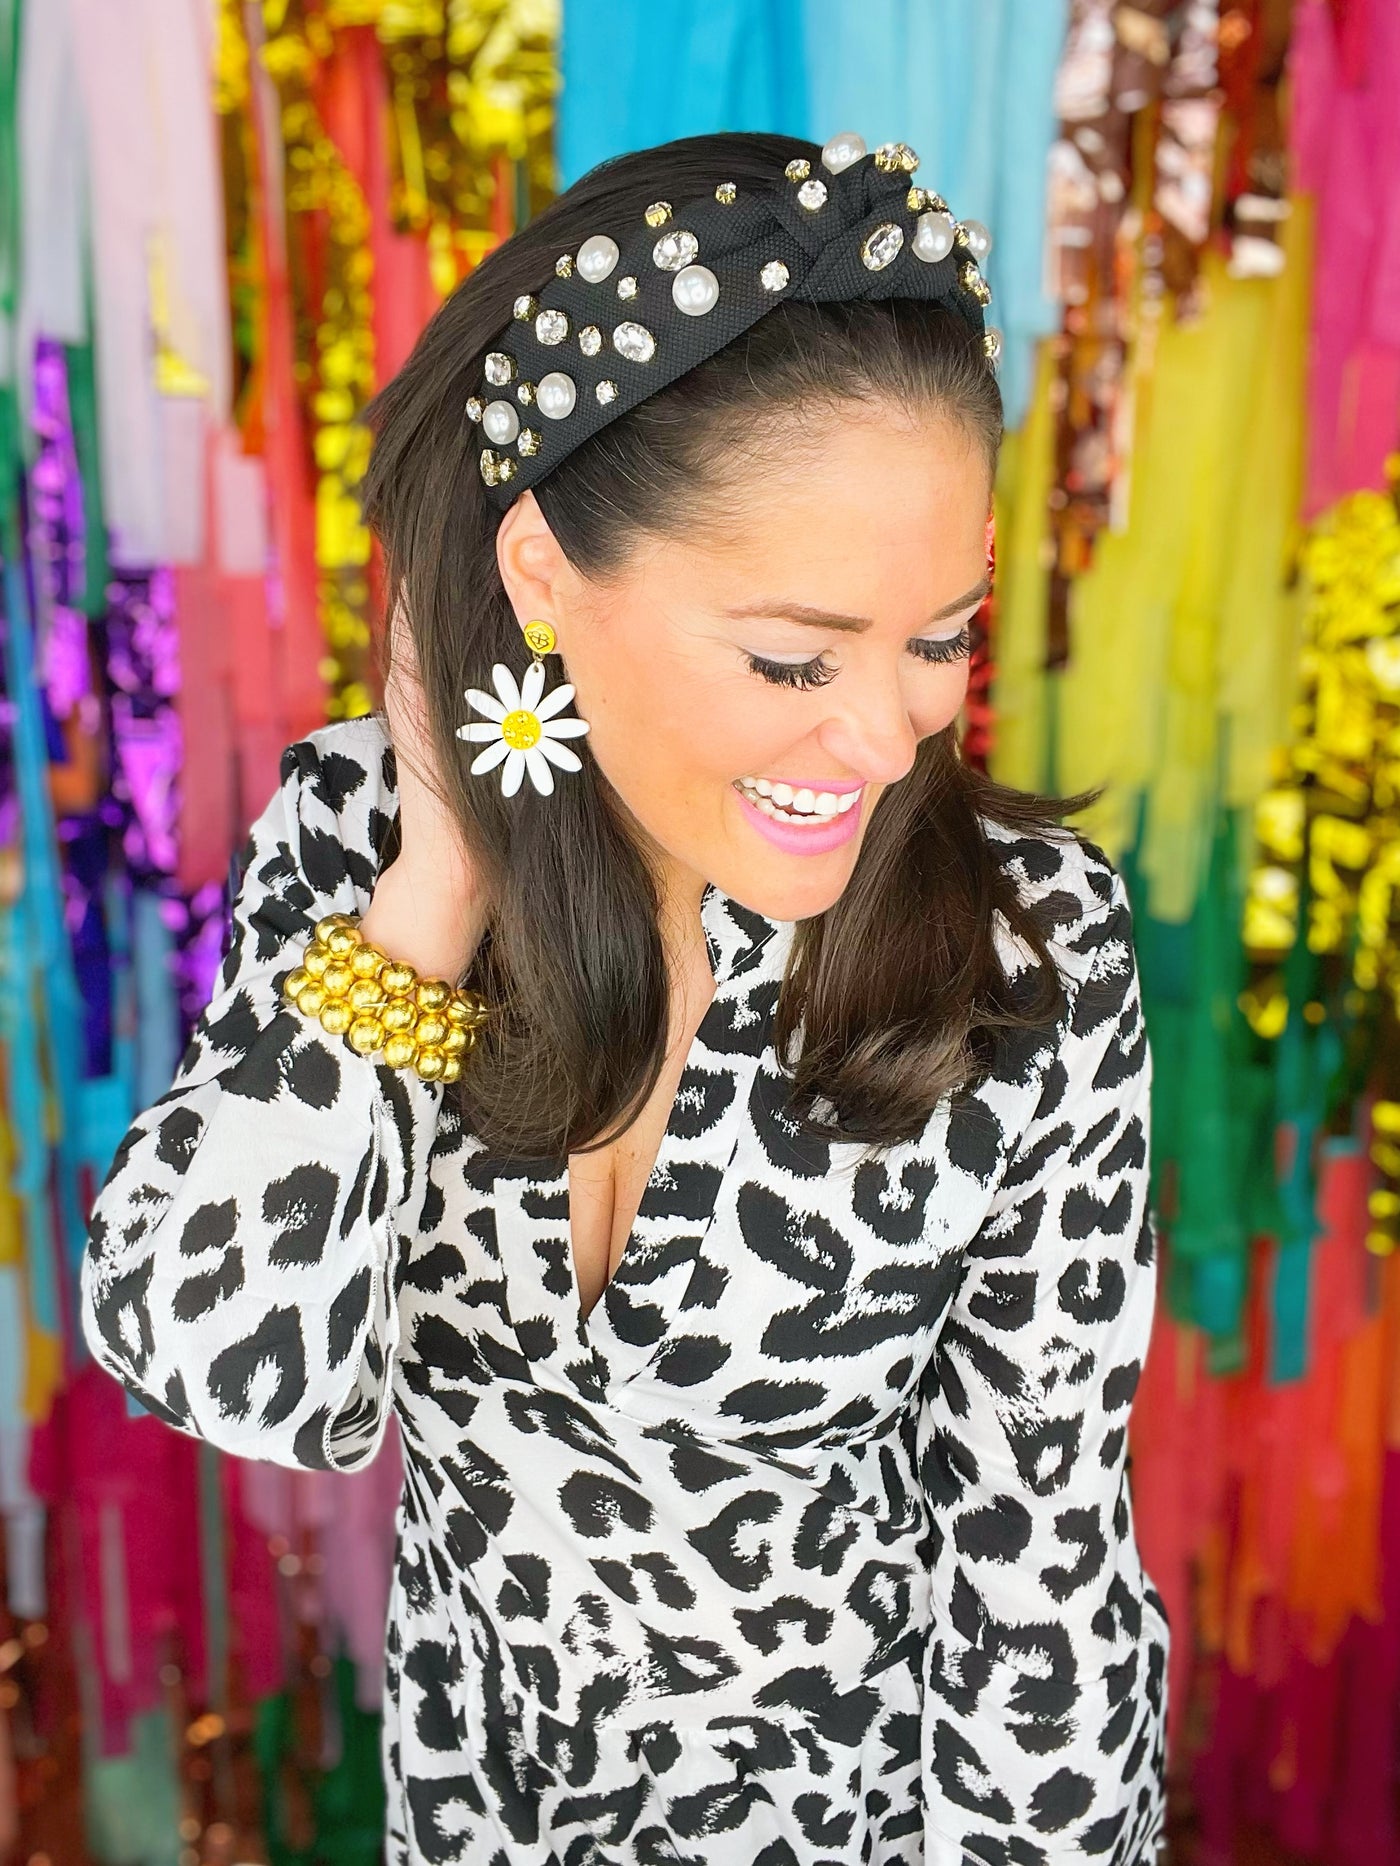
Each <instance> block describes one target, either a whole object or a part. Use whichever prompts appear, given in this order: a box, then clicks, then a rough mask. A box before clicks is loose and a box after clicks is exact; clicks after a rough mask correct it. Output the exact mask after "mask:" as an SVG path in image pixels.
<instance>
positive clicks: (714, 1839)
mask: <svg viewBox="0 0 1400 1866" xmlns="http://www.w3.org/2000/svg"><path fill="white" fill-rule="evenodd" d="M916 162H917V157H915V156H913V153H912V152H911V151H908V150H907V149H905V148H904V147H903V145H893V146H885V147H883V148H882V149H880V150H878V151H876V152H874V153H873V154H871V153H866V152H865V151H864V147H863V145H862V144H860V142H859V139H857V138H854V137H851V136H842V137H837V138H834V139H833V141H832V142H831V143H829V144H827V145H826V147H825V149H819V148H817V147H816V146H814V145H809V144H806V143H799V142H795V141H793V140H791V139H789V138H785V137H777V136H749V135H721V136H708V137H698V138H691V139H688V140H686V141H682V142H677V143H672V144H668V145H666V146H665V147H662V148H658V149H650V150H646V151H643V152H641V153H639V154H636V155H629V156H626V157H623V158H620V159H618V160H616V161H614V162H611V163H608V164H605V165H604V166H603V167H602V168H600V169H598V170H595V171H594V172H593V173H592V174H590V175H588V176H586V177H585V178H584V179H583V180H582V181H580V182H579V183H577V184H576V185H575V186H574V187H573V188H571V189H569V190H568V191H567V193H565V194H564V195H562V196H561V197H560V198H559V199H558V200H557V201H555V202H554V203H553V204H552V205H551V206H550V207H549V208H548V209H547V210H546V211H545V212H544V213H542V214H541V215H540V216H539V217H538V219H537V220H535V221H534V222H533V223H532V224H531V225H530V226H528V227H526V228H524V229H523V230H522V231H521V232H520V233H518V234H516V235H515V236H514V237H513V238H512V239H510V240H509V241H507V242H506V243H505V244H504V245H503V246H502V247H501V248H499V249H498V250H497V251H496V252H495V253H493V254H492V255H491V256H490V258H488V259H487V260H486V261H485V263H484V264H483V265H482V266H481V267H480V268H479V270H478V271H477V272H476V273H475V274H474V275H473V276H472V278H471V279H470V280H469V281H468V282H467V283H466V285H465V286H464V287H463V288H462V289H461V290H460V291H459V292H458V293H457V294H456V295H455V296H454V297H453V298H452V299H451V300H450V301H449V302H448V303H447V304H446V305H444V306H443V308H442V310H441V311H440V312H439V314H438V315H437V317H436V318H435V319H434V320H433V322H432V324H431V325H430V326H429V328H428V329H427V331H426V332H425V333H424V335H423V337H422V339H421V341H420V343H419V345H418V347H417V349H416V350H415V352H414V354H413V356H412V357H411V359H410V360H409V362H408V364H407V366H406V367H405V368H404V370H403V372H402V373H401V374H400V375H399V376H398V377H397V378H396V379H395V380H394V381H393V382H392V383H390V385H389V386H388V388H387V389H386V390H385V391H384V393H383V395H382V396H381V398H380V400H379V403H378V404H377V406H376V408H375V409H374V411H373V416H372V420H373V426H374V429H375V445H374V451H373V458H372V464H371V467H370V472H369V476H368V483H367V496H368V510H369V513H370V517H371V520H372V522H373V524H374V525H375V527H376V529H377V531H378V533H379V536H380V538H381V540H382V542H383V545H384V547H385V551H386V560H387V572H388V587H389V589H390V590H391V592H392V594H393V598H394V606H395V611H396V623H395V631H394V641H393V645H392V654H393V665H392V668H391V672H390V677H389V680H388V683H387V687H386V706H387V727H386V720H385V718H383V717H381V716H380V715H377V714H374V715H370V716H369V717H366V718H359V719H354V720H348V721H344V722H342V723H339V724H333V725H329V726H325V727H322V728H321V729H320V730H318V731H315V732H312V733H311V734H309V736H308V737H307V738H306V739H304V740H302V741H301V742H299V743H297V744H295V745H292V746H289V747H288V748H287V751H286V753H285V754H284V757H283V764H282V783H281V788H280V790H279V791H278V794H277V795H276V796H275V797H274V798H273V800H272V802H271V803H270V804H269V806H268V808H267V809H266V811H265V812H264V813H263V815H262V816H261V817H260V818H259V820H258V822H257V823H256V824H255V825H254V827H253V830H252V833H251V836H250V838H249V841H248V843H247V846H246V847H245V849H244V851H243V859H242V876H241V884H240V886H239V889H238V892H237V898H236V900H235V902H234V909H233V917H234V932H233V940H232V944H231V946H230V948H229V950H228V953H227V955H226V957H225V959H224V963H223V968H222V971H221V973H220V976H219V979H218V981H217V988H216V991H215V994H214V997H213V1001H212V1002H211V1004H210V1005H209V1007H208V1009H207V1010H206V1012H205V1014H204V1016H203V1018H202V1019H201V1021H200V1023H199V1026H198V1028H197V1030H196V1032H195V1034H194V1037H193V1040H192V1041H191V1043H190V1045H189V1048H188V1050H187V1052H186V1055H185V1057H184V1059H183V1061H182V1063H181V1067H180V1071H179V1074H178V1076H177V1078H176V1081H175V1083H174V1085H173V1086H172V1088H171V1090H170V1092H169V1093H168V1094H167V1095H166V1096H164V1097H163V1098H162V1099H161V1101H160V1102H158V1103H157V1104H156V1105H155V1106H154V1107H153V1108H151V1109H149V1110H147V1111H146V1112H145V1113H144V1114H143V1115H141V1116H140V1117H139V1118H138V1119H137V1121H136V1122H135V1123H134V1125H133V1126H132V1128H131V1131H130V1133H129V1134H128V1135H127V1137H126V1139H125V1141H124V1142H123V1144H122V1146H121V1147H120V1148H119V1150H118V1154H117V1157H116V1159H115V1161H114V1162H113V1165H112V1169H111V1172H110V1174H109V1175H108V1178H107V1180H106V1182H105V1184H104V1186H103V1188H102V1190H101V1192H100V1194H99V1196H98V1199H97V1201H96V1204H95V1207H94V1211H93V1214H92V1219H91V1241H90V1248H89V1251H88V1254H87V1259H86V1262H85V1265H84V1271H83V1294H84V1326H85V1332H86V1335H87V1339H88V1340H89V1342H90V1343H91V1346H92V1349H93V1351H94V1353H95V1354H96V1355H97V1356H98V1357H99V1358H100V1359H101V1360H102V1362H103V1363H104V1364H105V1365H106V1366H107V1367H108V1368H110V1369H111V1370H112V1371H113V1372H114V1373H115V1374H116V1375H118V1377H119V1378H120V1379H122V1380H123V1381H124V1382H125V1383H126V1385H127V1386H128V1387H130V1388H131V1389H132V1391H133V1392H135V1393H136V1394H138V1395H139V1396H140V1398H141V1399H142V1400H143V1401H144V1402H145V1404H146V1405H147V1406H148V1407H149V1408H150V1409H151V1410H152V1411H153V1412H155V1413H156V1414H157V1415H158V1416H159V1417H161V1418H163V1419H166V1420H167V1421H169V1422H170V1423H171V1424H172V1425H174V1426H176V1427H177V1428H179V1429H180V1430H182V1431H186V1432H191V1433H196V1434H198V1435H199V1436H201V1437H204V1438H207V1439H210V1440H211V1441H213V1442H214V1443H215V1444H217V1445H220V1446H222V1447H223V1448H225V1449H226V1450H228V1451H230V1452H233V1453H235V1454H238V1455H241V1456H245V1457H255V1458H266V1459H271V1460H273V1461H275V1462H277V1463H281V1464H284V1465H291V1466H302V1467H307V1468H311V1469H325V1468H330V1469H334V1470H343V1471H350V1470H355V1469H358V1468H359V1467H360V1466H362V1465H364V1464H365V1463H366V1462H368V1460H369V1459H370V1458H372V1457H373V1456H374V1454H375V1452H376V1451H377V1450H378V1448H379V1446H380V1444H381V1442H382V1439H383V1436H384V1431H385V1426H386V1421H387V1419H388V1415H389V1412H390V1410H391V1408H392V1410H394V1411H395V1412H396V1413H397V1415H398V1419H399V1426H400V1430H401V1433H402V1439H403V1448H404V1461H405V1482H404V1489H403V1495H402V1503H401V1506H400V1511H399V1520H398V1553H397V1561H396V1567H395V1574H394V1580H393V1591H392V1599H391V1604H390V1613H389V1623H388V1640H389V1659H390V1663H389V1681H388V1691H387V1699H386V1720H385V1734H384V1759H385V1769H386V1776H387V1780H388V1784H389V1835H390V1847H389V1850H390V1856H391V1857H392V1859H393V1860H394V1861H396V1862H405V1861H411V1862H448V1861H451V1862H470V1863H472V1866H527V1863H528V1866H545V1863H546V1862H549V1863H554V1862H558V1863H559V1866H582V1863H583V1862H595V1861H596V1862H604V1861H607V1862H612V1861H619V1862H621V1861H626V1862H634V1861H635V1862H653V1861H657V1862H659V1861H685V1862H735V1863H736V1866H737V1863H739V1862H742V1863H743V1866H752V1863H753V1862H758V1861H762V1862H763V1863H764V1866H780V1863H783V1866H817V1862H823V1863H825V1862H836V1861H840V1862H852V1863H854V1862H858V1861H859V1862H867V1863H869V1862H873V1863H874V1866H880V1863H882V1862H892V1861H917V1860H924V1861H928V1862H933V1863H935V1866H961V1862H963V1861H977V1862H984V1863H985V1866H1000V1863H1001V1862H1018V1863H1021V1866H1029V1863H1030V1862H1039V1861H1062V1860H1069V1859H1076V1860H1078V1859H1085V1860H1089V1859H1092V1860H1102V1861H1113V1862H1121V1863H1127V1862H1137V1861H1142V1860H1150V1859H1152V1858H1153V1857H1154V1856H1155V1854H1156V1850H1157V1847H1158V1844H1159V1839H1160V1834H1161V1826H1162V1770H1163V1728H1164V1726H1163V1718H1164V1693H1165V1685H1164V1679H1165V1659H1166V1650H1167V1629H1166V1625H1165V1622H1164V1618H1163V1613H1162V1606H1161V1602H1160V1600H1159V1598H1158V1596H1157V1594H1156V1592H1155V1590H1154V1589H1153V1588H1152V1586H1151V1585H1150V1583H1149V1582H1148V1581H1147V1579H1146V1578H1145V1577H1144V1574H1143V1572H1142V1568H1141V1566H1140V1563H1139V1560H1138V1554H1137V1549H1136V1545H1135V1542H1134V1536H1133V1528H1132V1518H1131V1511H1130V1505H1129V1496H1128V1490H1127V1482H1126V1472H1125V1461H1126V1427H1127V1422H1128V1413H1129V1407H1130V1403H1131V1401H1132V1397H1133V1392H1134V1388H1135V1386H1136V1384H1137V1380H1138V1376H1139V1372H1140V1368H1141V1364H1142V1358H1143V1355H1144V1352H1145V1350H1146V1347H1147V1340H1148V1332H1149V1325H1150V1320H1151V1313H1152V1307H1153V1279H1154V1272H1153V1244H1154V1239H1153V1231H1152V1226H1151V1221H1150V1217H1149V1212H1148V1205H1147V1190H1148V1091H1149V1080H1150V1057H1149V1052H1148V1048H1147V1042H1146V1036H1145V1032H1144V1028H1143V1023H1142V1016H1141V1010H1140V1002H1139V994H1138V984H1137V975H1136V971H1135V968H1134V962H1133V947H1132V929H1131V924H1130V916H1129V908H1128V903H1127V900H1126V897H1125V893H1124V889H1123V884H1122V881H1121V879H1120V877H1119V876H1118V874H1117V873H1116V872H1115V870H1114V869H1113V868H1112V866H1111V865H1110V863H1109V862H1108V861H1107V859H1106V858H1105V857H1104V855H1103V853H1102V851H1101V850H1099V849H1098V848H1097V847H1095V845H1094V844H1093V843H1091V842H1088V841H1086V840H1084V839H1083V838H1082V837H1080V836H1078V835H1076V834H1075V833H1073V832H1072V831H1070V830H1067V829H1061V828H1059V827H1058V826H1057V818H1058V816H1059V815H1062V814H1064V813H1065V812H1066V811H1067V810H1069V809H1075V808H1079V807H1082V802H1083V800H1082V799H1070V800H1058V801H1057V800H1055V799H1048V798H1037V797H1031V796H1027V795H1024V794H1020V793H1017V792H1014V791H1011V790H1008V789H1005V788H1003V787H1001V786H998V785H996V784H993V783H991V782H989V781H988V780H987V779H986V778H984V777H983V776H981V775H979V774H978V773H977V772H975V771H974V770H972V769H971V768H969V767H968V766H966V765H964V764H963V763H962V762H961V760H960V758H959V755H958V747H957V739H956V725H955V721H956V718H957V715H958V712H959V708H960V706H961V703H962V700H963V696H964V692H965V688H966V682H967V656H968V651H969V645H970V630H971V627H972V623H973V618H974V615H975V613H976V610H977V607H978V605H979V603H980V602H981V600H982V598H983V596H984V595H985V593H986V590H987V579H986V574H985V529H986V524H987V520H988V513H989V509H990V500H991V485H992V473H993V468H994V463H995V458H996V451H997V447H998V444H999V439H1000V426H1001V407H1000V399H999V396H998V392H997V388H996V382H995V378H994V374H993V370H992V351H993V349H994V339H992V338H991V336H990V333H988V332H987V331H986V330H985V329H984V324H983V314H982V302H983V297H984V288H983V287H982V285H981V282H980V275H979V273H978V270H977V267H976V263H975V261H976V257H977V254H978V253H979V252H982V251H985V246H986V241H987V236H986V233H985V230H984V229H981V228H979V227H977V226H976V225H975V223H974V224H973V225H971V226H968V227H963V226H961V225H960V224H959V223H956V222H955V221H954V220H953V219H952V217H951V214H950V213H949V212H948V211H947V210H946V208H945V204H944V203H942V202H941V201H940V200H939V199H938V197H936V196H933V195H930V194H928V193H927V192H926V191H924V190H922V189H921V188H920V187H919V186H918V185H917V184H915V183H914V182H912V181H911V179H910V170H911V168H912V166H913V164H914V163H916ZM522 633H523V639H522ZM555 656H557V657H558V658H557V659H555V658H554V657H555ZM537 667H538V668H539V669H540V671H539V672H536V671H534V670H535V669H536V668H537ZM561 667H562V668H567V672H568V684H567V685H564V686H560V685H557V684H555V685H553V686H552V687H551V688H550V690H549V691H547V692H546V693H545V694H544V697H543V698H541V697H540V687H541V679H542V675H543V673H544V671H545V670H546V669H548V671H549V672H550V673H551V674H553V675H554V676H555V677H556V678H557V675H558V672H559V670H560V668H561ZM527 669H528V670H529V671H526V670H527ZM493 670H494V672H493ZM464 695H465V697H466V699H467V701H469V702H470V707H468V706H464V704H463V696H464ZM571 700H572V701H573V702H574V703H575V709H576V710H574V711H570V710H569V708H570V702H571ZM332 915H338V916H341V918H340V919H338V920H335V921H332V920H331V918H330V916H332ZM318 928H319V933H320V938H319V939H317V938H313V935H315V934H316V933H317V929H318ZM337 965H340V966H341V968H342V969H341V970H340V971H339V972H337V971H336V969H335V968H336V967H337ZM356 967H363V971H362V972H360V973H356V971H355V968H356ZM396 967H397V968H398V970H397V971H395V968H396ZM415 974H416V976H417V983H418V984H423V983H424V982H425V981H428V982H431V981H441V982H440V984H438V985H437V986H436V987H434V988H433V989H431V990H429V991H428V994H427V996H426V997H417V998H415V997H414V996H413V991H414V990H416V989H417V986H416V985H415V983H414V977H415ZM352 977H359V978H360V981H361V982H360V987H359V988H360V989H361V991H362V996H361V998H360V999H359V1000H357V1004H358V1009H356V1008H355V1006H349V1005H348V1001H347V998H346V994H347V993H349V992H352V991H353V990H354V989H355V988H356V987H355V986H354V985H353V984H352V983H351V982H350V981H351V980H352ZM366 978H368V981H369V982H368V983H365V982H364V980H365V979H366ZM452 985H458V986H461V987H462V989H461V990H460V991H459V992H458V993H457V995H456V996H455V997H454V998H451V999H450V1000H449V1001H448V1002H446V1003H444V1002H443V1000H446V999H448V992H449V987H450V986H452ZM394 992H397V993H398V994H399V995H398V996H397V997H396V998H392V994H393V993H394ZM376 994H378V995H376ZM405 994H407V995H405ZM391 998H392V1002H393V1003H394V1004H397V1005H398V1006H399V1007H400V1009H401V1010H402V1007H403V1006H404V1005H409V1007H410V1008H409V1009H407V1010H402V1017H401V1018H400V1019H399V1021H397V1022H396V1021H395V1017H394V1015H393V1014H391V1011H390V1010H389V1009H383V1010H378V1009H376V1008H375V1006H376V1005H378V1006H381V1007H382V1006H385V1005H388V1004H390V1002H391ZM482 1007H484V1010H483V1009H482ZM419 1018H421V1019H423V1020H424V1021H422V1022H414V1021H413V1020H415V1019H419ZM405 1019H406V1020H408V1022H407V1023H405V1022H404V1021H403V1020H405ZM434 1020H436V1021H434ZM454 1020H455V1027H454ZM410 1026H411V1027H410Z"/></svg>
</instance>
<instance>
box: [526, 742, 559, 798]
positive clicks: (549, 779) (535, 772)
mask: <svg viewBox="0 0 1400 1866" xmlns="http://www.w3.org/2000/svg"><path fill="white" fill-rule="evenodd" d="M525 768H526V770H527V771H528V772H529V773H530V782H531V783H532V784H533V785H534V787H535V789H536V790H537V791H538V792H539V793H540V795H541V797H548V795H549V794H550V792H551V791H552V790H553V789H554V773H553V772H552V771H551V770H550V768H549V760H548V759H547V758H543V757H541V756H540V748H539V746H538V745H536V746H533V747H532V748H531V749H530V750H529V751H528V752H526V754H525Z"/></svg>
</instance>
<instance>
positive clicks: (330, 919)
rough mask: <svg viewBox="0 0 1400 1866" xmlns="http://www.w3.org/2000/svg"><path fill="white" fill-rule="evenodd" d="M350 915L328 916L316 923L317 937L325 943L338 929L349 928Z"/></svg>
mask: <svg viewBox="0 0 1400 1866" xmlns="http://www.w3.org/2000/svg"><path fill="white" fill-rule="evenodd" d="M349 924H350V916H349V914H326V915H324V916H323V917H322V918H321V919H320V920H318V921H317V922H316V937H317V939H318V940H320V941H321V942H322V944H324V943H325V941H326V940H328V939H329V938H330V936H331V933H332V932H333V931H334V929H335V928H336V927H343V926H349Z"/></svg>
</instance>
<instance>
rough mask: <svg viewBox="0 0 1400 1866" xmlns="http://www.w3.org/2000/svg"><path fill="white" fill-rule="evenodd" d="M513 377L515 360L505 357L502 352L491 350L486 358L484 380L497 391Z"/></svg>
mask: <svg viewBox="0 0 1400 1866" xmlns="http://www.w3.org/2000/svg"><path fill="white" fill-rule="evenodd" d="M514 375H515V358H514V357H513V356H507V355H506V353H505V351H504V350H492V351H491V352H490V354H489V355H488V356H487V358H486V380H487V381H488V382H489V383H490V384H491V386H492V388H495V389H499V388H500V387H501V385H502V383H506V382H509V381H510V380H511V379H512V377H513V376H514Z"/></svg>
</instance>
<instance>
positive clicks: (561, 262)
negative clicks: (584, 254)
mask: <svg viewBox="0 0 1400 1866" xmlns="http://www.w3.org/2000/svg"><path fill="white" fill-rule="evenodd" d="M554 276H555V278H556V279H571V278H572V277H573V276H574V256H573V254H572V253H560V255H559V257H558V258H557V259H556V260H555V262H554Z"/></svg>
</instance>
